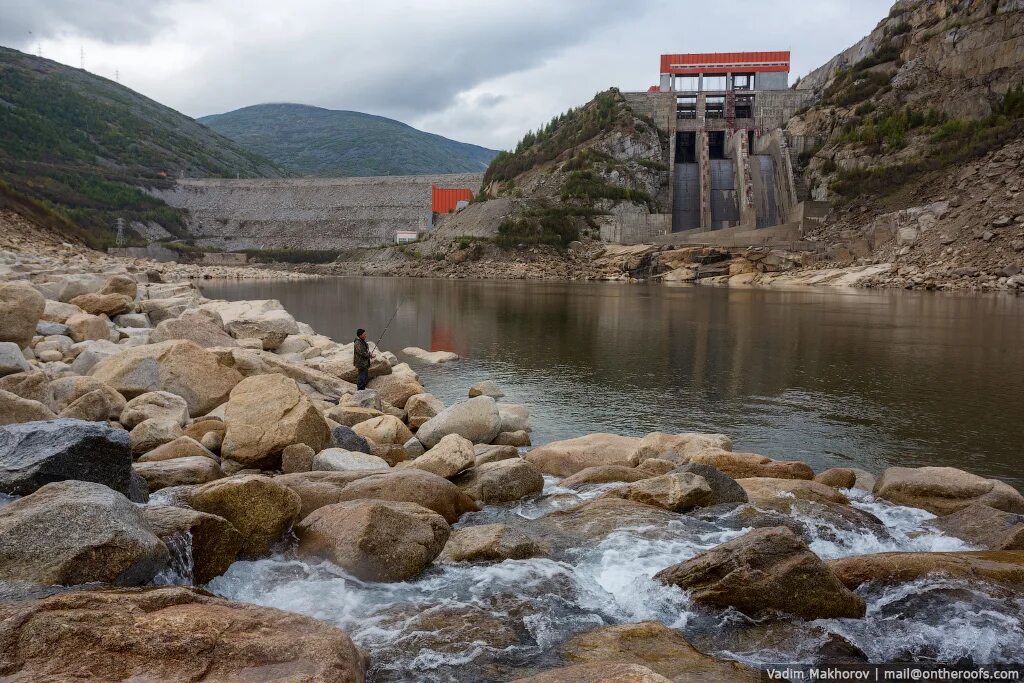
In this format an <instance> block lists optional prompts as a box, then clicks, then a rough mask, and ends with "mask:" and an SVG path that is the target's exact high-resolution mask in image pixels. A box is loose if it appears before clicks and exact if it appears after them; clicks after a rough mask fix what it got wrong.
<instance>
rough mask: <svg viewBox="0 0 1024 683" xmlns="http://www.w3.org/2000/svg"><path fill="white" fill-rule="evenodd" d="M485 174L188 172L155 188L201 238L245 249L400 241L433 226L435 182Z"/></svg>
mask: <svg viewBox="0 0 1024 683" xmlns="http://www.w3.org/2000/svg"><path fill="white" fill-rule="evenodd" d="M482 182H483V174H480V173H460V174H451V175H432V176H429V175H427V176H376V177H366V178H275V179H259V180H225V179H201V180H192V179H182V180H179V181H178V182H177V184H176V185H175V186H174V187H173V188H171V189H169V190H159V191H156V192H155V194H157V196H159V197H160V198H161V199H163V200H164V201H166V202H167V203H168V204H170V205H171V206H173V207H177V208H181V209H186V210H187V211H188V216H189V218H188V224H187V227H188V230H189V232H190V233H191V234H192V235H193V236H194V237H195V244H196V245H197V246H202V247H212V248H216V249H219V250H221V251H225V252H227V251H238V250H242V249H348V248H358V247H374V246H380V245H383V244H394V243H395V238H396V235H397V233H398V232H399V231H411V232H417V233H419V232H423V231H427V230H429V229H430V228H431V226H432V223H433V213H432V211H431V208H432V205H431V199H432V190H431V188H432V186H435V185H436V186H439V187H448V188H466V190H465V191H468V192H471V193H475V192H477V191H478V190H479V188H480V184H481V183H482Z"/></svg>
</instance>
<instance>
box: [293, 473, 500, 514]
mask: <svg viewBox="0 0 1024 683" xmlns="http://www.w3.org/2000/svg"><path fill="white" fill-rule="evenodd" d="M363 498H373V499H377V500H390V501H394V502H405V503H416V504H417V505H422V506H423V507H425V508H427V509H428V510H433V511H434V512H436V513H437V514H439V515H441V516H442V517H444V518H445V520H446V521H447V522H448V523H449V524H454V523H455V522H457V521H459V518H460V517H462V515H464V514H465V513H467V512H476V511H478V510H479V509H480V507H479V506H478V505H477V503H476V501H475V500H474V499H473V498H471V497H470V496H468V495H466V493H464V492H463V491H462V490H461V489H460V488H459V487H458V486H456V485H455V484H453V483H452V482H450V481H448V480H447V479H445V478H443V477H439V476H437V475H436V474H432V473H430V472H426V471H422V470H417V469H413V468H407V469H404V470H396V471H393V472H387V473H385V474H375V473H372V472H370V473H369V476H365V477H361V478H359V479H355V480H353V481H352V482H351V483H348V484H346V485H345V486H344V487H343V488H342V489H341V491H339V492H338V494H337V496H336V500H334V501H332V502H339V503H340V502H343V501H347V500H359V499H363ZM304 507H305V505H304Z"/></svg>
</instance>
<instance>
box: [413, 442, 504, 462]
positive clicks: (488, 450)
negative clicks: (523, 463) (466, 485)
mask: <svg viewBox="0 0 1024 683" xmlns="http://www.w3.org/2000/svg"><path fill="white" fill-rule="evenodd" d="M406 450H408V448H406ZM473 452H474V453H475V454H476V458H475V459H474V462H473V464H474V465H483V464H484V463H488V462H498V461H499V460H511V459H512V458H518V457H519V449H518V448H516V447H515V446H502V445H500V444H480V443H478V444H474V446H473Z"/></svg>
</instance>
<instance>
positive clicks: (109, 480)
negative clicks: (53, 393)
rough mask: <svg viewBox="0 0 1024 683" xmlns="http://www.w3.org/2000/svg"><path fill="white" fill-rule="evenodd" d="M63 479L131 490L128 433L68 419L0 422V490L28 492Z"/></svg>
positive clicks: (126, 492)
mask: <svg viewBox="0 0 1024 683" xmlns="http://www.w3.org/2000/svg"><path fill="white" fill-rule="evenodd" d="M65 479H76V480H79V481H93V482H96V483H98V484H104V485H106V486H109V487H110V488H112V489H114V490H115V491H117V492H119V493H122V494H124V495H129V493H132V454H131V446H130V445H129V441H128V432H126V431H124V430H123V429H113V428H111V427H108V426H107V425H105V424H101V423H98V422H85V421H82V420H71V419H59V420H46V421H43V422H23V423H21V424H16V425H7V426H5V427H0V492H3V493H10V494H14V495H26V494H29V493H32V492H33V491H35V490H36V489H38V488H39V487H40V486H43V485H45V484H49V483H50V482H55V481H63V480H65ZM138 497H139V496H138V493H137V491H136V492H135V498H138Z"/></svg>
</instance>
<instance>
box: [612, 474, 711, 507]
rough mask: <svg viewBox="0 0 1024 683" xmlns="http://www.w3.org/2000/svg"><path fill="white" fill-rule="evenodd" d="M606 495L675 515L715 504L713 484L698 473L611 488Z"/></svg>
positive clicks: (668, 476)
mask: <svg viewBox="0 0 1024 683" xmlns="http://www.w3.org/2000/svg"><path fill="white" fill-rule="evenodd" d="M604 495H606V496H609V497H613V498H625V499H626V500H632V501H636V502H637V503H643V504H644V505H653V506H654V507H659V508H664V509H666V510H671V511H672V512H686V511H688V510H692V509H693V508H696V507H706V506H708V505H715V504H717V503H718V502H719V501H717V500H715V498H714V494H713V493H712V491H711V485H710V484H709V483H708V482H707V480H706V479H705V478H704V477H702V476H700V475H699V474H691V473H689V472H687V473H682V474H680V473H675V472H672V473H669V474H663V475H661V476H659V477H651V478H649V479H642V480H640V481H638V482H635V483H632V484H628V485H626V486H620V487H619V488H615V489H612V490H611V491H608V492H607V493H605V494H604Z"/></svg>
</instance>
